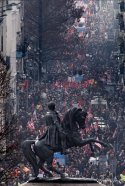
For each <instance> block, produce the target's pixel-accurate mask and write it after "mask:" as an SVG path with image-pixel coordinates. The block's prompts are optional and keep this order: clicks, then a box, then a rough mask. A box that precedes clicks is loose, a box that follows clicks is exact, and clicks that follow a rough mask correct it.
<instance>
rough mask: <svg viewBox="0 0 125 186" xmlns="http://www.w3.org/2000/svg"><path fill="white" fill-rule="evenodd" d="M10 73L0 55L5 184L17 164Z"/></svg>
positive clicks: (0, 157) (0, 169) (0, 167)
mask: <svg viewBox="0 0 125 186" xmlns="http://www.w3.org/2000/svg"><path fill="white" fill-rule="evenodd" d="M9 84H10V73H9V71H8V69H7V66H6V65H5V63H4V59H3V58H2V56H1V55H0V183H2V182H7V180H8V179H9V178H10V177H11V174H10V173H11V171H12V169H13V168H14V166H15V165H16V164H17V153H16V152H17V151H16V149H17V144H16V140H15V134H16V130H17V127H16V118H15V116H13V114H12V112H11V111H12V108H10V105H9V95H10V86H9Z"/></svg>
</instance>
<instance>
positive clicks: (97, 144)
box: [95, 137, 103, 149]
mask: <svg viewBox="0 0 125 186" xmlns="http://www.w3.org/2000/svg"><path fill="white" fill-rule="evenodd" d="M96 140H99V138H98V137H97V138H96ZM95 145H96V146H97V147H99V148H100V149H102V148H103V147H102V145H101V144H100V143H97V142H96V143H95Z"/></svg>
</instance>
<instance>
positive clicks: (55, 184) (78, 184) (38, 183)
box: [21, 178, 104, 186]
mask: <svg viewBox="0 0 125 186" xmlns="http://www.w3.org/2000/svg"><path fill="white" fill-rule="evenodd" d="M65 185H68V186H104V185H103V184H100V183H98V182H97V181H96V180H95V179H89V178H65V179H60V178H51V179H43V178H41V179H39V180H30V181H29V182H27V183H24V184H22V185H21V186H65Z"/></svg>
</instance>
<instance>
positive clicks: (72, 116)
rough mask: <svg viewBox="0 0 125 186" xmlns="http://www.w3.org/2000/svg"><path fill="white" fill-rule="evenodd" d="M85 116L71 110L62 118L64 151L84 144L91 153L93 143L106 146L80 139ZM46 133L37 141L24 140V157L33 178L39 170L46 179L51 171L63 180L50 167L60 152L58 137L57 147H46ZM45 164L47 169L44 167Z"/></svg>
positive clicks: (93, 140)
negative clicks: (54, 157) (55, 155)
mask: <svg viewBox="0 0 125 186" xmlns="http://www.w3.org/2000/svg"><path fill="white" fill-rule="evenodd" d="M86 116H87V113H86V112H84V111H83V110H82V109H79V108H72V109H70V110H68V111H67V112H66V113H65V115H64V118H63V120H62V122H61V124H62V128H63V131H60V133H59V134H61V132H63V133H64V134H65V140H66V141H65V142H66V144H65V145H66V146H65V148H66V149H69V148H71V147H82V146H85V145H86V144H90V147H91V150H92V151H93V148H92V143H93V142H96V143H99V144H101V145H102V146H104V147H107V146H108V145H107V144H105V143H104V142H102V141H99V140H96V139H94V138H89V139H82V138H81V135H80V129H84V128H85V119H86ZM47 133H48V131H47V132H46V133H45V134H44V136H43V137H42V138H40V139H39V140H25V141H24V142H23V144H22V150H23V153H24V156H25V158H26V159H27V160H28V162H29V163H30V164H31V165H32V167H33V170H34V174H35V175H34V176H35V178H37V176H38V174H39V169H41V170H43V171H44V173H45V174H46V175H47V176H48V177H53V174H52V171H53V172H55V173H57V174H59V175H60V176H61V178H64V177H65V173H63V172H62V171H60V170H58V169H57V168H55V167H53V166H52V162H53V156H54V153H55V152H62V144H61V138H60V135H58V143H57V146H55V147H52V146H51V145H48V144H47V143H46V136H47V135H48V134H47ZM56 137H57V136H56ZM45 162H46V163H47V168H46V167H44V163H45Z"/></svg>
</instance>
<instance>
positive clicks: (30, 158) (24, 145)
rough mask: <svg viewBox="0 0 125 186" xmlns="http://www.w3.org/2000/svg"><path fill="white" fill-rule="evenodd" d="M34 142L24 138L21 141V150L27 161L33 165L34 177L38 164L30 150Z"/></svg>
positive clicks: (37, 171)
mask: <svg viewBox="0 0 125 186" xmlns="http://www.w3.org/2000/svg"><path fill="white" fill-rule="evenodd" d="M33 144H35V140H25V141H24V142H23V143H22V150H23V154H24V156H25V158H26V159H27V161H28V162H29V163H30V164H31V165H32V166H33V169H34V173H35V177H37V176H38V174H39V166H38V163H37V159H36V155H35V153H34V152H33V150H32V147H31V146H32V145H33Z"/></svg>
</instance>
